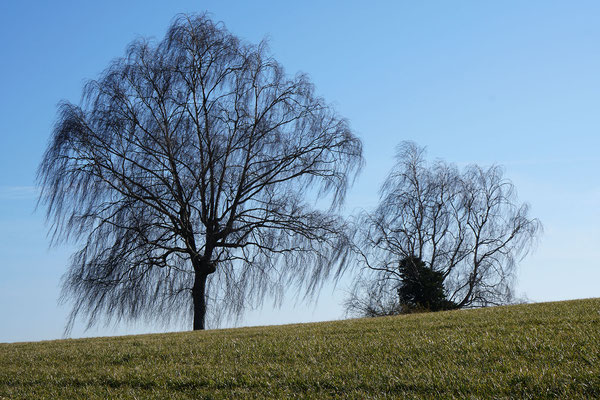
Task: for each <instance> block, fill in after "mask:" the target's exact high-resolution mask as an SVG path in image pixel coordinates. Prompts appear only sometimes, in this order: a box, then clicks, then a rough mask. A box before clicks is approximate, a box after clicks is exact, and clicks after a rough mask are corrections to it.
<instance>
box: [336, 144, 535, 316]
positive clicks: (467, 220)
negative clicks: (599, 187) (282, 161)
mask: <svg viewBox="0 0 600 400" xmlns="http://www.w3.org/2000/svg"><path fill="white" fill-rule="evenodd" d="M396 160H397V163H396V165H395V166H394V168H393V169H392V171H391V172H390V174H389V175H388V177H387V179H386V180H385V183H384V184H383V186H382V188H381V198H380V203H379V206H378V207H377V208H376V209H375V210H374V211H372V212H364V213H362V215H360V216H359V218H358V221H357V224H356V227H357V230H356V239H355V241H356V251H357V253H358V254H359V264H360V265H361V266H362V267H363V269H362V271H363V273H362V274H359V276H358V277H357V281H356V283H357V284H356V286H355V290H354V292H353V294H352V296H351V299H350V300H349V302H348V305H349V308H350V309H351V310H355V311H358V312H359V313H360V312H362V311H361V310H363V311H364V310H370V311H367V312H366V313H367V314H373V313H374V311H373V310H377V307H379V308H381V307H383V306H385V307H387V309H391V310H397V309H399V308H398V302H401V301H404V300H406V299H402V298H398V297H395V296H396V294H397V293H400V294H401V293H402V291H401V290H400V289H401V288H402V287H403V285H407V284H409V283H410V282H409V281H407V275H406V269H405V268H402V265H403V263H404V262H405V261H406V260H411V259H412V260H420V262H422V263H423V265H424V268H428V269H430V270H431V271H433V272H435V275H439V276H440V277H441V278H442V280H443V286H444V290H445V296H446V299H447V300H448V301H449V302H450V303H448V304H454V305H455V306H456V307H459V308H461V307H476V306H486V305H493V304H504V303H506V302H509V301H510V300H511V298H512V286H513V278H514V271H515V265H516V263H517V261H519V260H520V259H522V257H524V256H525V255H526V254H527V253H528V251H529V249H530V248H531V246H532V244H533V243H534V240H535V238H536V237H537V235H538V234H539V232H540V231H541V224H540V222H539V221H538V220H537V219H535V218H531V217H530V216H529V206H528V205H527V204H524V203H519V202H518V200H517V197H516V191H515V188H514V185H513V184H512V183H511V182H510V181H509V180H507V179H506V178H504V176H503V171H502V168H500V167H499V166H491V167H488V168H483V167H481V166H478V165H469V166H467V167H466V168H464V169H463V170H462V171H461V170H459V168H458V167H456V166H455V165H452V164H450V163H447V162H444V161H441V160H440V161H437V162H434V163H428V162H427V161H426V159H425V149H424V148H421V147H419V146H417V145H416V144H414V143H411V142H405V143H402V144H401V145H400V146H399V147H398V152H397V156H396ZM420 262H419V265H420ZM399 290H400V292H399ZM381 299H386V300H385V301H382V300H381ZM380 311H381V313H384V314H385V313H387V311H385V310H380Z"/></svg>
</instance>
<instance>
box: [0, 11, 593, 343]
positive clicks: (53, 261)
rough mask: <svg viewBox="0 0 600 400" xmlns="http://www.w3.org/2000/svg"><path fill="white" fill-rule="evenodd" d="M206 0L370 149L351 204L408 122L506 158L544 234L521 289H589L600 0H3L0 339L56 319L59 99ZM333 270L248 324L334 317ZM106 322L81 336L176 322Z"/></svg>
mask: <svg viewBox="0 0 600 400" xmlns="http://www.w3.org/2000/svg"><path fill="white" fill-rule="evenodd" d="M205 11H207V12H209V13H211V16H212V17H213V19H215V20H220V21H223V22H224V23H225V25H226V26H227V28H228V29H229V30H230V31H231V32H232V33H234V34H236V35H238V36H240V37H242V38H244V39H246V40H248V41H251V42H258V41H260V40H262V39H263V38H267V39H268V41H269V43H270V48H271V51H272V53H273V55H274V56H275V57H276V58H277V59H278V60H279V61H280V62H281V63H282V64H283V65H284V66H285V68H286V70H287V71H288V73H291V74H294V73H296V72H298V71H302V72H306V73H308V74H309V76H310V77H311V78H312V80H313V82H314V83H315V85H316V88H317V92H318V93H319V94H321V95H322V96H323V97H325V99H327V100H328V101H330V102H332V103H333V104H335V106H336V108H337V110H338V111H339V113H340V114H342V115H344V116H345V117H347V118H348V119H349V120H350V122H351V125H352V127H353V128H354V130H355V132H356V133H357V135H359V136H360V137H361V139H362V140H363V143H364V149H365V158H366V161H367V165H366V167H365V169H364V171H363V173H362V174H361V176H360V177H359V179H358V180H357V182H356V184H355V185H354V187H353V189H352V191H351V192H350V194H349V197H348V201H347V205H346V211H347V212H349V213H350V212H352V211H353V210H355V209H357V208H369V207H372V206H374V205H375V204H376V203H377V200H378V196H377V191H378V188H379V185H380V184H381V182H382V180H383V179H384V178H385V175H386V174H387V172H388V171H389V168H390V167H391V165H392V162H393V160H392V157H393V153H394V147H395V146H396V145H397V144H398V143H399V142H400V141H403V140H413V141H415V142H417V143H418V144H420V145H424V146H427V148H428V154H429V155H430V157H431V158H443V159H445V160H448V161H451V162H456V163H458V164H460V165H465V164H468V163H472V162H476V163H480V164H483V165H489V164H492V163H497V164H502V165H504V166H505V167H506V175H507V177H509V178H510V179H512V181H513V182H514V183H515V185H516V187H517V190H518V193H519V197H520V199H521V200H524V201H527V202H528V203H530V204H531V211H532V215H533V216H535V217H538V218H540V219H541V221H542V223H543V224H544V234H543V236H542V237H541V240H540V242H539V244H538V246H537V248H536V249H535V251H534V253H533V254H532V255H531V256H529V257H528V258H527V259H525V260H524V261H523V262H522V263H521V264H520V266H519V273H518V287H517V293H518V294H521V295H526V296H527V297H528V298H529V299H530V300H531V301H551V300H563V299H574V298H585V297H598V296H600V284H599V282H600V261H599V260H600V178H599V175H598V172H599V166H600V155H599V148H600V23H598V21H600V2H597V1H577V2H569V1H549V0H543V1H533V0H530V1H526V2H525V1H517V0H514V1H502V2H492V1H486V2H483V1H475V0H473V1H452V2H449V1H442V0H438V1H428V2H414V1H411V2H409V1H389V2H383V1H382V2H373V1H372V2H368V3H367V2H350V1H339V2H333V1H328V2H318V1H314V2H312V1H303V2H284V1H252V2H241V1H240V2H234V1H223V0H221V1H169V2H166V1H160V2H159V1H155V2H153V1H113V0H110V1H102V2H74V1H61V0H56V1H52V2H46V1H19V2H17V1H3V2H1V3H0V38H1V39H0V40H1V42H0V88H1V93H2V95H1V96H0V115H1V118H0V342H10V341H30V340H42V339H56V338H60V337H61V336H62V329H63V327H64V324H65V318H66V315H67V313H68V311H69V307H68V306H63V307H59V306H58V305H57V297H58V293H59V282H60V276H61V275H62V273H63V272H65V271H66V267H67V264H68V261H69V254H70V252H71V251H72V250H73V249H72V248H69V247H66V246H65V247H60V248H49V240H48V238H47V237H46V230H47V228H46V226H45V224H44V215H43V210H38V211H35V203H36V189H35V187H34V177H35V171H36V168H37V165H38V163H39V161H40V159H41V156H42V153H43V151H44V149H45V146H46V144H47V141H48V138H49V135H50V131H51V128H52V124H53V122H54V119H55V115H56V105H57V103H58V102H59V101H60V100H61V99H66V100H69V101H71V102H75V103H77V102H79V98H80V94H81V88H82V85H83V83H84V82H85V80H86V79H90V78H95V77H97V75H98V74H99V73H100V72H101V71H102V70H103V69H104V68H105V67H106V66H107V65H108V63H109V62H110V60H111V59H113V58H115V57H118V56H121V55H122V54H123V53H124V49H125V47H126V46H127V44H128V43H129V42H130V41H132V40H133V39H135V38H137V37H140V36H143V37H155V38H162V36H163V35H164V33H165V31H166V29H167V27H168V25H169V23H170V21H171V19H172V18H173V17H174V16H175V14H177V13H180V12H205ZM346 284H347V282H345V281H342V282H340V284H338V286H337V287H336V288H333V287H327V288H326V289H325V290H324V291H323V292H322V293H321V296H320V298H319V300H318V302H316V303H312V304H306V303H297V302H295V301H290V302H286V303H285V304H284V305H283V308H282V309H279V310H273V309H272V307H271V304H270V303H268V302H267V303H265V307H264V308H263V309H261V310H254V311H251V312H249V313H248V314H247V315H246V317H245V318H244V319H243V321H241V323H240V324H241V325H257V324H261V325H263V324H279V323H290V322H306V321H315V320H326V319H339V318H342V317H343V309H342V306H341V303H342V301H343V299H344V297H345V290H346V287H345V285H346ZM183 328H184V327H182V326H172V327H166V328H164V327H153V326H150V325H144V324H139V325H134V326H124V325H119V326H116V327H115V326H102V325H100V326H99V327H97V328H92V329H90V330H88V331H84V329H83V326H82V325H77V326H76V327H75V329H74V330H73V333H72V335H73V336H74V337H79V336H101V335H102V336H103V335H116V334H125V333H138V332H155V331H161V330H177V329H183Z"/></svg>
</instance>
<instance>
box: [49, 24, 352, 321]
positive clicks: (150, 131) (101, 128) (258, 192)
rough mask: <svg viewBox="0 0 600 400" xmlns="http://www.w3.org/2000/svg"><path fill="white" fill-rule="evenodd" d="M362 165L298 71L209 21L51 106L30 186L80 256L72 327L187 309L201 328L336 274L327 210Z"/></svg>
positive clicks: (339, 223)
mask: <svg viewBox="0 0 600 400" xmlns="http://www.w3.org/2000/svg"><path fill="white" fill-rule="evenodd" d="M362 162H363V161H362V149H361V142H360V141H359V139H357V137H355V136H354V135H353V133H352V132H351V130H350V129H349V125H348V123H347V121H346V120H344V119H343V118H341V117H339V116H338V115H337V114H336V113H335V111H334V110H333V109H332V108H331V107H330V106H329V105H327V104H326V103H325V102H324V101H323V99H321V98H319V97H317V96H315V94H314V89H313V85H312V84H311V83H310V82H309V80H308V79H307V77H306V76H304V75H297V76H295V77H288V76H286V75H285V74H284V71H283V69H282V67H281V65H280V64H278V63H277V62H276V61H275V60H273V59H272V58H271V57H270V56H269V55H268V54H267V52H266V49H265V46H264V45H262V44H261V45H258V46H255V45H250V44H247V43H244V42H243V41H240V40H239V39H237V38H236V37H235V36H233V35H232V34H230V33H229V32H228V31H227V30H226V29H225V28H224V27H223V26H222V25H221V24H217V23H213V22H212V21H211V20H210V19H208V18H207V17H205V16H189V15H182V16H179V17H177V18H176V19H175V20H174V22H173V24H172V25H171V27H170V29H169V30H168V33H167V35H166V37H165V38H164V39H163V40H162V41H159V42H156V43H155V42H151V41H146V40H137V41H135V42H133V43H132V44H131V45H130V46H129V48H128V51H127V53H126V56H125V57H123V58H119V59H117V60H116V61H114V62H113V63H112V64H111V65H110V66H109V67H108V68H107V69H106V70H105V71H104V72H103V73H102V75H101V76H100V77H99V78H98V79H97V80H92V81H90V82H88V83H87V84H86V86H85V89H84V95H83V98H82V102H81V104H80V105H74V104H71V103H68V102H63V103H62V104H60V106H59V113H58V120H57V123H56V126H55V128H54V131H53V135H52V137H51V140H50V143H49V146H48V149H47V151H46V153H45V155H44V158H43V161H42V162H41V165H40V168H39V172H38V180H39V182H40V185H41V188H42V191H41V197H40V201H41V202H42V203H43V204H45V205H46V206H47V215H48V218H49V220H50V221H51V222H52V228H51V229H52V231H53V235H54V240H55V242H62V241H65V240H66V241H69V240H73V241H75V242H76V243H78V244H79V246H80V249H79V250H78V251H77V252H76V253H75V254H74V255H73V256H72V262H71V265H70V267H69V269H68V272H67V273H66V274H65V276H64V277H63V283H62V295H61V296H62V297H61V298H62V299H63V301H72V302H73V304H74V305H73V309H72V312H71V316H70V319H69V322H68V324H67V329H69V328H70V327H71V326H72V324H73V321H74V320H75V318H76V317H78V316H79V315H85V316H87V318H88V323H89V325H92V324H93V323H95V322H96V321H97V320H98V318H99V317H100V316H105V317H107V318H108V320H120V319H125V320H133V319H136V318H139V317H146V318H148V319H154V318H161V319H163V320H171V319H173V318H181V317H184V316H185V315H190V310H191V311H192V313H191V314H193V328H194V329H204V327H205V315H206V310H207V302H210V304H211V313H210V315H211V316H213V317H214V318H216V319H219V318H222V317H231V316H235V315H239V313H240V312H241V311H242V310H243V309H244V306H245V305H247V304H257V303H260V302H261V301H262V299H263V298H264V296H265V295H273V296H275V298H280V297H281V296H282V294H283V291H284V289H285V290H287V289H288V288H290V286H293V287H294V288H295V290H296V291H297V290H302V291H303V292H304V293H306V294H311V293H315V291H316V290H318V288H319V286H320V284H321V282H322V280H323V279H325V278H327V277H328V276H334V275H335V274H336V273H337V272H339V268H340V267H341V266H342V264H343V258H344V255H345V254H346V250H347V249H348V241H347V239H346V237H347V236H346V235H344V223H343V220H341V219H340V218H338V217H336V215H335V210H336V208H337V207H338V206H339V205H340V204H341V202H342V201H343V199H344V195H345V193H346V190H347V188H348V185H349V182H350V181H351V180H352V179H353V177H354V176H355V174H356V173H357V172H358V170H359V169H360V167H361V165H362ZM318 199H321V200H320V201H319V204H323V201H324V200H325V201H327V202H328V204H330V206H325V207H324V208H323V207H321V208H318V207H316V206H315V204H316V200H318Z"/></svg>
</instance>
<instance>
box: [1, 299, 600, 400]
mask: <svg viewBox="0 0 600 400" xmlns="http://www.w3.org/2000/svg"><path fill="white" fill-rule="evenodd" d="M598 397H600V299H590V300H576V301H566V302H557V303H544V304H528V305H517V306H507V307H495V308H487V309H480V310H462V311H449V312H440V313H429V314H413V315H404V316H398V317H384V318H372V319H352V320H344V321H334V322H324V323H312V324H299V325H284V326H270V327H253V328H239V329H223V330H213V331H203V332H183V333H168V334H153V335H141V336H126V337H113V338H95V339H78V340H58V341H49V342H37V343H14V344H0V399H3V398H9V399H33V398H37V399H57V398H69V399H73V398H81V399H100V398H102V399H104V398H131V399H133V398H138V399H153V398H155V399H163V398H174V399H187V398H189V399H202V398H204V399H221V398H257V399H259V398H315V399H317V398H318V399H322V398H356V399H363V398H456V399H459V398H460V399H462V398H582V399H583V398H598Z"/></svg>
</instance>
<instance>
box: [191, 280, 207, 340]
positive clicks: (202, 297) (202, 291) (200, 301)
mask: <svg viewBox="0 0 600 400" xmlns="http://www.w3.org/2000/svg"><path fill="white" fill-rule="evenodd" d="M207 277H208V274H206V273H204V272H196V276H195V278H194V288H193V289H192V298H193V300H194V330H195V331H198V330H203V329H204V320H205V316H206V278H207Z"/></svg>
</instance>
